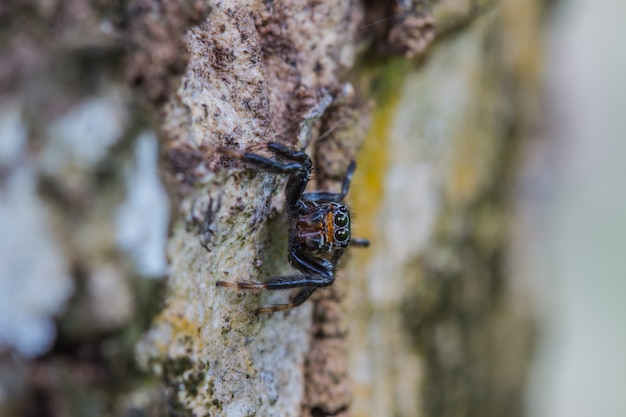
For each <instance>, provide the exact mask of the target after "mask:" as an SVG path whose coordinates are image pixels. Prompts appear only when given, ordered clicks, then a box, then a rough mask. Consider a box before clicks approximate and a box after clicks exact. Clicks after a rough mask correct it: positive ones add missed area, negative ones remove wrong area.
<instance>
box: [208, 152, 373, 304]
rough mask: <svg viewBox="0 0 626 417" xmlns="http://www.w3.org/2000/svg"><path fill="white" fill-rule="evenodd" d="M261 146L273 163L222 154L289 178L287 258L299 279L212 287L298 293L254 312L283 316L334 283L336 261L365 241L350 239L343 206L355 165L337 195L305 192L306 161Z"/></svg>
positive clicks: (249, 155)
mask: <svg viewBox="0 0 626 417" xmlns="http://www.w3.org/2000/svg"><path fill="white" fill-rule="evenodd" d="M265 147H266V149H267V150H269V151H270V152H271V153H272V154H274V156H275V157H276V158H278V159H269V158H265V157H263V156H260V155H257V154H255V153H250V152H243V151H238V150H233V149H226V150H224V152H225V153H227V154H228V155H229V156H231V157H234V158H237V159H240V160H242V161H244V162H245V163H246V164H248V165H249V166H252V167H256V168H259V169H263V170H266V171H269V172H275V173H278V174H289V181H288V182H287V187H286V188H285V196H286V199H287V213H288V216H289V223H290V228H289V257H288V259H289V263H290V264H291V265H292V266H293V267H294V268H296V269H297V270H299V271H300V272H301V274H293V275H284V276H278V277H273V278H270V279H269V280H267V281H266V282H252V281H239V282H234V283H233V282H225V281H218V282H217V286H218V287H231V288H240V289H264V290H284V289H290V288H300V290H299V291H298V292H296V293H295V295H294V296H293V297H292V298H291V301H290V302H289V303H286V304H276V305H272V306H268V307H263V308H259V309H258V310H257V313H266V312H272V311H283V310H288V309H290V308H293V307H296V306H299V305H300V304H302V303H303V302H305V301H306V300H307V298H309V297H310V296H311V294H313V292H314V291H315V290H316V289H318V288H321V287H327V286H329V285H331V284H332V283H333V281H334V280H335V268H336V266H337V261H338V260H339V257H340V256H341V255H342V254H343V252H344V251H345V250H346V249H347V248H348V245H349V244H350V243H352V245H355V246H360V247H367V246H369V241H367V240H365V239H350V212H349V211H348V208H347V207H346V206H345V205H343V204H342V201H343V199H344V198H345V196H346V194H348V188H349V187H350V180H351V179H352V174H353V173H354V169H355V168H356V163H355V162H354V161H352V162H351V163H350V166H348V170H347V172H346V175H345V177H344V179H343V186H342V187H341V192H340V193H338V194H336V193H329V192H325V191H318V192H312V193H305V192H304V189H305V188H306V185H307V183H308V182H309V179H310V174H311V168H312V167H313V163H312V162H311V158H309V156H308V155H307V154H306V153H305V152H299V151H294V150H291V149H288V148H285V147H284V146H282V145H279V144H278V143H269V144H267V145H266V146H265ZM280 159H282V160H284V162H282V161H281V160H280Z"/></svg>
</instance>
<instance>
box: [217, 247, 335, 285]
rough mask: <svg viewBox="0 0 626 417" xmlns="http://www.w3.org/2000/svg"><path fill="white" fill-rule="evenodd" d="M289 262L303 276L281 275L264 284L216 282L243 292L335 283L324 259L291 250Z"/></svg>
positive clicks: (331, 267) (332, 267)
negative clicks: (313, 257) (243, 290)
mask: <svg viewBox="0 0 626 417" xmlns="http://www.w3.org/2000/svg"><path fill="white" fill-rule="evenodd" d="M289 262H290V263H291V264H292V265H293V266H294V267H296V268H298V269H299V270H300V271H302V272H303V274H294V275H282V276H278V277H272V278H270V279H268V280H267V281H265V282H256V281H239V282H227V281H217V282H216V283H215V284H216V285H217V286H218V287H231V288H239V289H245V290H272V291H274V290H287V289H290V288H303V287H313V288H319V287H328V286H329V285H331V284H332V283H333V282H334V281H335V276H334V275H335V274H334V269H335V267H334V265H333V264H332V262H330V261H328V260H326V259H312V258H309V257H308V256H306V255H302V254H298V253H297V251H295V250H292V252H291V253H290V254H289Z"/></svg>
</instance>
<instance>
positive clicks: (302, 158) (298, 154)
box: [266, 142, 311, 165]
mask: <svg viewBox="0 0 626 417" xmlns="http://www.w3.org/2000/svg"><path fill="white" fill-rule="evenodd" d="M266 147H267V149H269V150H270V151H271V152H272V153H274V154H275V155H278V156H282V157H284V158H287V159H291V160H292V161H299V162H302V163H303V164H305V165H307V164H308V163H310V162H311V158H310V157H309V155H308V154H307V153H306V152H302V151H294V150H293V149H289V148H287V147H285V146H283V145H281V144H279V143H276V142H270V143H268V144H267V146H266Z"/></svg>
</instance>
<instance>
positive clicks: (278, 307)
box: [256, 288, 316, 314]
mask: <svg viewBox="0 0 626 417" xmlns="http://www.w3.org/2000/svg"><path fill="white" fill-rule="evenodd" d="M315 290H316V288H304V289H302V290H300V291H298V292H297V293H296V295H295V296H294V297H293V298H292V299H291V301H290V302H288V303H285V304H274V305H271V306H267V307H261V308H257V309H256V313H257V314H260V313H272V312H275V311H285V310H289V309H292V308H294V307H298V306H299V305H300V304H302V303H304V302H305V301H306V300H308V298H309V297H310V296H311V294H313V293H314V292H315Z"/></svg>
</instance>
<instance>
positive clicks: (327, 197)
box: [302, 161, 356, 203]
mask: <svg viewBox="0 0 626 417" xmlns="http://www.w3.org/2000/svg"><path fill="white" fill-rule="evenodd" d="M355 169H356V162H354V161H352V162H350V165H349V166H348V170H347V171H346V175H345V177H343V184H342V185H341V193H328V192H324V191H321V192H315V193H306V194H303V195H302V198H303V199H305V200H308V201H333V202H335V203H341V202H342V201H343V199H344V198H345V197H346V195H347V194H348V191H349V190H350V182H351V181H352V175H353V174H354V170H355Z"/></svg>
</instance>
